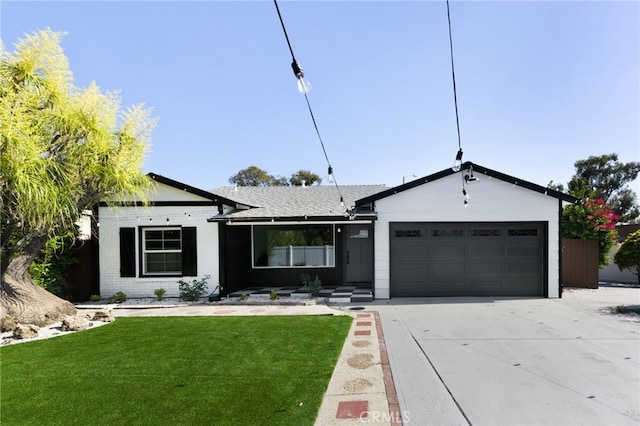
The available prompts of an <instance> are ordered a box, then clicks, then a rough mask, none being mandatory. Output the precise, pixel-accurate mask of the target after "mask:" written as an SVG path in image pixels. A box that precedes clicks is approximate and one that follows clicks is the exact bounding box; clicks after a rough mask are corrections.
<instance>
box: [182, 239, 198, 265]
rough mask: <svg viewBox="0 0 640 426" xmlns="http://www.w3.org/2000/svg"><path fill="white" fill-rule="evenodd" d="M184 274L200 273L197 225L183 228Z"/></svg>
mask: <svg viewBox="0 0 640 426" xmlns="http://www.w3.org/2000/svg"><path fill="white" fill-rule="evenodd" d="M182 275H183V276H186V277H195V276H197V275H198V250H197V238H196V228H195V227H183V228H182Z"/></svg>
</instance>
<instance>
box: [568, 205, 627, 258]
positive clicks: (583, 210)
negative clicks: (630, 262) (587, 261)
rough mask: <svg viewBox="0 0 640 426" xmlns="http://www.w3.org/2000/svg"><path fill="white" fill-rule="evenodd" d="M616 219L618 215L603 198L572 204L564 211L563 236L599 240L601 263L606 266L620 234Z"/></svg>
mask: <svg viewBox="0 0 640 426" xmlns="http://www.w3.org/2000/svg"><path fill="white" fill-rule="evenodd" d="M616 220H618V216H617V215H615V214H614V213H613V212H612V211H611V210H610V209H609V207H608V206H607V205H606V203H605V202H604V200H603V199H601V198H596V199H595V200H593V201H585V202H584V203H581V204H572V205H569V206H566V207H565V208H564V209H563V211H562V237H563V238H569V239H583V240H598V249H599V250H598V261H599V265H600V266H605V265H607V264H608V263H609V251H610V250H611V248H612V247H613V245H614V244H615V243H616V238H617V236H618V232H617V231H616V229H615V227H616Z"/></svg>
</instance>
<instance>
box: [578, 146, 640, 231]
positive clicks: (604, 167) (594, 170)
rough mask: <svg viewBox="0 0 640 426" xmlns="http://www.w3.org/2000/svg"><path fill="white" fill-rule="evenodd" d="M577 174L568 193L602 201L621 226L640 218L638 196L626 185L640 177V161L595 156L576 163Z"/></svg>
mask: <svg viewBox="0 0 640 426" xmlns="http://www.w3.org/2000/svg"><path fill="white" fill-rule="evenodd" d="M574 166H575V168H576V172H575V174H574V176H573V177H572V178H571V181H569V184H568V188H569V193H570V194H571V195H573V196H575V197H578V198H582V199H587V198H589V199H592V200H593V199H596V198H602V199H603V200H605V202H606V204H608V205H609V206H611V210H612V211H613V213H615V214H616V215H617V216H618V220H619V222H620V223H629V222H633V221H634V220H635V219H636V218H638V216H640V209H639V208H638V205H637V204H636V194H635V193H634V192H633V191H632V190H631V189H629V187H628V186H627V184H628V183H629V182H631V181H633V180H634V179H636V178H637V177H638V174H639V173H640V163H639V162H633V161H632V162H629V163H620V162H619V161H618V154H615V153H613V154H608V155H606V154H605V155H600V156H592V157H589V158H587V159H586V160H578V161H576V162H575V163H574Z"/></svg>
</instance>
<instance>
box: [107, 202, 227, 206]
mask: <svg viewBox="0 0 640 426" xmlns="http://www.w3.org/2000/svg"><path fill="white" fill-rule="evenodd" d="M114 205H116V206H118V207H200V206H217V203H216V202H214V201H150V202H148V203H146V204H145V203H144V202H142V201H122V202H116V203H109V204H108V203H105V202H100V207H112V206H114Z"/></svg>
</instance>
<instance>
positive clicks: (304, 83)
mask: <svg viewBox="0 0 640 426" xmlns="http://www.w3.org/2000/svg"><path fill="white" fill-rule="evenodd" d="M291 68H292V69H293V74H294V75H295V76H296V78H297V79H298V92H300V93H302V94H304V95H306V94H307V93H309V90H311V83H309V81H308V80H307V79H305V78H304V71H303V70H302V68H301V67H300V65H299V64H298V61H296V60H295V59H294V60H293V62H291Z"/></svg>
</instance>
